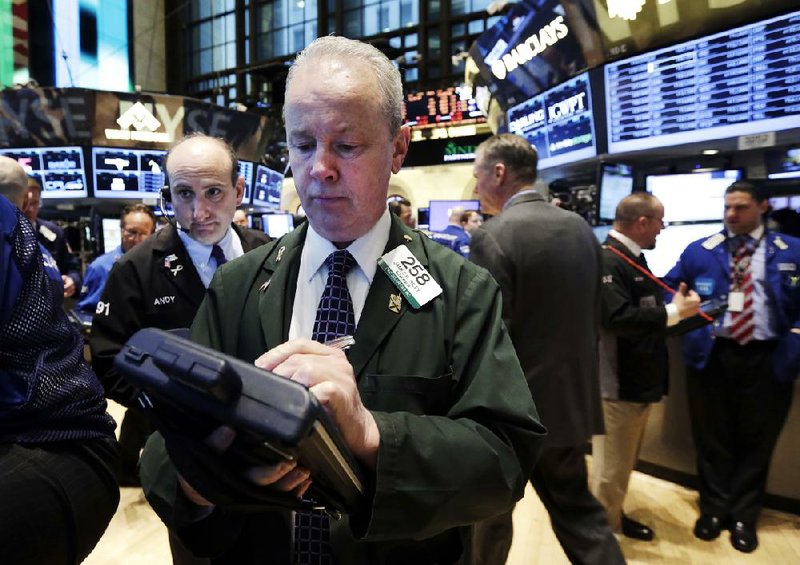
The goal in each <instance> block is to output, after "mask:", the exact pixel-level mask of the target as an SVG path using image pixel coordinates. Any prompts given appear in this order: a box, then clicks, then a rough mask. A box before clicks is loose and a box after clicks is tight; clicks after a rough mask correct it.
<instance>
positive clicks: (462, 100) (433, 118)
mask: <svg viewBox="0 0 800 565" xmlns="http://www.w3.org/2000/svg"><path fill="white" fill-rule="evenodd" d="M471 91H472V89H471V87H467V88H459V87H452V86H451V87H450V88H441V89H438V90H426V91H424V92H410V93H408V94H406V95H405V96H404V97H403V123H404V124H405V125H408V126H412V127H419V128H426V127H436V126H448V125H458V124H475V123H481V122H485V121H486V115H485V114H484V113H483V112H482V111H481V110H480V108H478V103H477V102H476V101H475V99H474V98H472V96H471Z"/></svg>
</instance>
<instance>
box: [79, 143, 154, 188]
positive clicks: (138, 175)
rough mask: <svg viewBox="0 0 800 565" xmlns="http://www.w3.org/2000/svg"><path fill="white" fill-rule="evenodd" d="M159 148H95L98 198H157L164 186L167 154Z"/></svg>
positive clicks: (94, 161) (95, 177) (95, 186)
mask: <svg viewBox="0 0 800 565" xmlns="http://www.w3.org/2000/svg"><path fill="white" fill-rule="evenodd" d="M165 155H166V151H162V150H159V149H123V148H117V147H114V148H111V147H93V148H92V162H93V163H94V183H95V184H94V195H95V197H96V198H112V199H113V198H145V197H148V198H157V197H158V195H159V190H161V187H162V186H164V156H165Z"/></svg>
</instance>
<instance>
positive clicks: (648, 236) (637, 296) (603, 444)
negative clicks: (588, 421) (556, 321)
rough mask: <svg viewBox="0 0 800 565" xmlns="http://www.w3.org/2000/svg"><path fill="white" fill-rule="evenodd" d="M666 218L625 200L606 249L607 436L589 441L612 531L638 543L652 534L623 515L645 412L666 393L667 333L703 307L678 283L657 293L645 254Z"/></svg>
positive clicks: (648, 200) (646, 203)
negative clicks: (667, 298) (668, 295)
mask: <svg viewBox="0 0 800 565" xmlns="http://www.w3.org/2000/svg"><path fill="white" fill-rule="evenodd" d="M663 220H664V206H663V205H662V204H661V202H659V200H658V199H657V198H656V197H655V196H652V195H651V194H648V193H646V192H637V193H634V194H631V195H629V196H626V197H625V198H623V199H622V200H621V201H620V203H619V204H618V205H617V209H616V213H615V217H614V227H613V229H612V230H611V231H610V232H609V235H608V238H607V239H606V241H605V244H604V245H603V279H602V280H603V285H602V291H601V302H602V310H601V331H600V387H601V392H602V395H603V415H604V423H605V434H604V435H596V436H594V437H593V438H592V474H591V480H590V484H591V489H592V494H594V495H595V496H596V497H597V499H598V500H599V501H600V502H601V503H602V504H603V506H605V508H606V512H607V513H608V521H609V523H610V524H611V528H612V529H613V530H614V531H615V532H621V533H622V534H623V535H625V536H627V537H630V538H634V539H639V540H651V539H653V537H654V533H653V530H652V529H651V528H649V527H648V526H645V525H644V524H641V523H639V522H637V521H636V520H633V519H632V518H630V517H628V516H627V515H626V514H625V512H624V509H623V503H624V501H625V494H626V493H627V491H628V481H629V480H630V476H631V472H632V471H633V468H634V466H635V465H636V460H637V459H638V457H639V450H640V448H641V444H642V437H643V436H644V430H645V427H646V426H647V417H648V415H649V413H650V407H651V406H652V403H654V402H658V401H659V400H661V397H662V396H663V395H665V394H666V393H667V380H668V376H669V368H668V365H667V363H668V359H667V344H666V336H665V331H666V328H667V327H669V326H673V325H675V324H677V323H678V322H679V321H680V320H682V319H685V318H689V317H691V316H694V315H695V314H696V313H697V311H698V308H699V305H700V297H699V296H698V295H697V293H696V292H694V291H688V290H687V288H686V285H685V284H682V285H681V286H680V288H679V289H678V292H676V293H675V294H674V295H673V296H672V301H671V303H670V304H667V305H666V306H665V305H664V303H663V302H664V301H663V298H662V297H663V293H664V292H663V290H662V287H661V286H660V285H659V284H658V282H656V280H655V277H654V276H653V274H652V273H650V271H649V269H648V268H647V262H646V260H645V258H644V255H643V254H642V250H644V249H654V248H655V246H656V237H657V236H658V234H659V233H660V232H661V229H662V228H663V227H664V223H663ZM632 263H634V264H636V266H634V265H633V264H632Z"/></svg>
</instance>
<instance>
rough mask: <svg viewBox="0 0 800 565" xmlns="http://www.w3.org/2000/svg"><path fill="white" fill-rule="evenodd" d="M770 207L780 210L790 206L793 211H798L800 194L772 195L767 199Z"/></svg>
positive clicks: (799, 208)
mask: <svg viewBox="0 0 800 565" xmlns="http://www.w3.org/2000/svg"><path fill="white" fill-rule="evenodd" d="M769 205H770V208H772V209H773V210H782V209H784V208H790V209H792V210H795V211H800V195H796V196H773V197H772V198H770V199H769Z"/></svg>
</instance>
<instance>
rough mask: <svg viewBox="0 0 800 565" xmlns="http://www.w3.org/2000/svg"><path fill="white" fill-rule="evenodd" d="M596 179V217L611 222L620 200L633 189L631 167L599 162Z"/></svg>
mask: <svg viewBox="0 0 800 565" xmlns="http://www.w3.org/2000/svg"><path fill="white" fill-rule="evenodd" d="M598 177H599V178H598V180H597V192H598V195H597V202H598V205H597V219H598V220H599V221H601V222H613V221H614V215H615V213H616V210H617V204H619V202H620V200H622V199H623V198H625V197H626V196H628V195H629V194H630V193H631V192H632V191H633V169H632V168H631V166H630V165H623V164H622V163H601V164H600V174H599V175H598Z"/></svg>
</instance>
